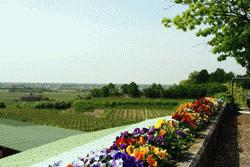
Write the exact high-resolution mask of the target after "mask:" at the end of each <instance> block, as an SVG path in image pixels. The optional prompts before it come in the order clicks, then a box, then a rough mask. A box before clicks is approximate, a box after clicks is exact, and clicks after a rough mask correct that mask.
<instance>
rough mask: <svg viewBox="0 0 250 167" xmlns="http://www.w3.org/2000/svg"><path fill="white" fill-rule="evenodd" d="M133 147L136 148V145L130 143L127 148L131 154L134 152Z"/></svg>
mask: <svg viewBox="0 0 250 167" xmlns="http://www.w3.org/2000/svg"><path fill="white" fill-rule="evenodd" d="M133 149H134V146H133V145H129V146H128V147H127V148H126V152H127V153H128V155H131V154H132V152H133Z"/></svg>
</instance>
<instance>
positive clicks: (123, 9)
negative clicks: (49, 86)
mask: <svg viewBox="0 0 250 167" xmlns="http://www.w3.org/2000/svg"><path fill="white" fill-rule="evenodd" d="M168 6H169V3H168V1H165V0H145V1H133V0H127V1H121V0H110V1H105V0H100V1H93V0H85V1H80V0H22V1H20V0H13V1H11V2H10V1H8V0H2V1H1V2H0V19H1V21H2V23H1V28H0V36H1V38H0V44H1V45H0V58H1V61H0V82H26V83H30V82H33V83H34V82H38V83H94V84H95V83H96V84H101V83H104V84H106V83H110V82H112V83H117V84H120V83H129V82H132V81H134V82H136V83H138V84H151V83H161V84H173V83H178V82H179V81H180V80H183V79H186V78H187V77H188V75H189V73H190V72H193V71H195V70H201V69H207V70H208V71H209V72H212V71H215V69H216V68H223V69H225V71H226V72H228V71H232V72H234V73H236V74H244V73H245V69H244V68H242V67H241V66H240V65H238V64H237V63H236V62H235V60H233V59H228V60H226V61H224V62H217V60H216V58H217V56H216V55H212V53H211V51H210V47H209V46H208V45H207V44H205V42H206V39H204V38H198V37H196V36H195V34H194V32H182V31H180V30H176V29H175V28H170V29H167V28H164V27H163V25H162V24H161V19H162V18H163V17H166V16H169V17H172V16H174V15H176V14H177V13H180V12H181V11H183V9H184V7H182V6H174V7H172V8H168ZM164 8H168V9H164Z"/></svg>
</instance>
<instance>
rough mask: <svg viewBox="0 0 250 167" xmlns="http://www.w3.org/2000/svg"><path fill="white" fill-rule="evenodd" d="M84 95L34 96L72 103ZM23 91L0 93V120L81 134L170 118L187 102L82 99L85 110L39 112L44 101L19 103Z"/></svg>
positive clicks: (180, 100)
mask: <svg viewBox="0 0 250 167" xmlns="http://www.w3.org/2000/svg"><path fill="white" fill-rule="evenodd" d="M84 93H85V92H42V93H36V94H35V95H37V96H38V95H39V96H42V97H46V98H48V99H49V100H50V101H57V102H62V101H64V102H65V103H74V101H76V99H77V98H78V97H79V95H84ZM28 94H29V93H25V92H4V91H3V92H0V102H4V103H5V105H6V108H2V109H0V118H8V119H14V120H21V121H25V122H32V123H34V124H39V125H50V126H56V127H63V128H67V129H76V130H81V131H95V130H100V129H106V128H111V127H116V126H122V125H127V124H132V123H136V122H140V121H143V120H145V119H150V118H156V117H162V116H167V115H170V114H171V113H172V112H173V111H174V110H175V109H176V107H177V106H178V105H179V104H180V103H184V102H186V101H189V100H187V99H184V100H183V99H163V98H162V99H148V98H92V99H81V102H82V103H83V105H84V106H89V108H87V109H86V108H85V110H84V111H75V108H74V107H69V108H65V109H60V110H59V109H54V108H46V109H43V108H42V109H41V108H40V109H38V108H35V106H36V105H37V104H40V103H48V102H46V101H22V100H20V99H21V97H22V96H25V95H28Z"/></svg>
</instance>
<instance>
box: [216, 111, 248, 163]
mask: <svg viewBox="0 0 250 167" xmlns="http://www.w3.org/2000/svg"><path fill="white" fill-rule="evenodd" d="M218 141H219V143H218V147H217V150H216V156H215V157H216V158H215V160H214V165H213V166H215V167H224V166H227V167H239V166H240V167H249V166H250V111H241V112H240V113H239V114H233V115H231V116H229V117H228V118H227V122H225V123H224V124H223V125H222V127H221V130H220V135H219V139H218Z"/></svg>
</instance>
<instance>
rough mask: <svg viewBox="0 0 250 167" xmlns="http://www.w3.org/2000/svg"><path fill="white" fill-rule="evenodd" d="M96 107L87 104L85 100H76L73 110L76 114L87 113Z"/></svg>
mask: <svg viewBox="0 0 250 167" xmlns="http://www.w3.org/2000/svg"><path fill="white" fill-rule="evenodd" d="M93 108H94V107H93V106H92V105H91V104H90V103H88V102H85V101H83V100H76V101H75V102H74V103H73V109H74V111H76V112H86V111H91V110H92V109H93Z"/></svg>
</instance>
